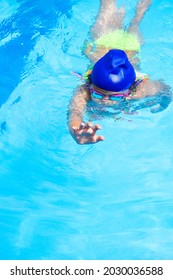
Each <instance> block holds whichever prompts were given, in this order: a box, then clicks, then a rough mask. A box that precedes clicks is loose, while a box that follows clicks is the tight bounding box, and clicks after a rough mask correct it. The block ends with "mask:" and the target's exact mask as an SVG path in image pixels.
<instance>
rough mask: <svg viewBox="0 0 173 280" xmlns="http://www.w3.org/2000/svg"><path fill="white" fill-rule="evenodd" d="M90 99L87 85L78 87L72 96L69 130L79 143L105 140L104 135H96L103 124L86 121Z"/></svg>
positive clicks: (69, 111)
mask: <svg viewBox="0 0 173 280" xmlns="http://www.w3.org/2000/svg"><path fill="white" fill-rule="evenodd" d="M89 100H90V94H89V91H88V89H87V88H86V86H85V85H84V86H81V87H79V88H77V90H76V92H75V94H74V96H73V97H72V99H71V101H70V104H69V110H68V127H69V131H70V133H71V135H72V137H73V138H74V140H75V141H76V142H77V143H78V144H93V143H97V142H99V141H103V140H104V138H103V136H99V135H96V132H97V130H100V129H101V126H100V125H98V124H96V125H92V123H85V122H84V121H83V116H84V112H85V108H86V104H87V102H88V101H89Z"/></svg>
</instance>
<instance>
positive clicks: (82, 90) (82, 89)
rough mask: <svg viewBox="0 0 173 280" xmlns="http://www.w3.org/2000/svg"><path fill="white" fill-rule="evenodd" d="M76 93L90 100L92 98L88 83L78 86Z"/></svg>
mask: <svg viewBox="0 0 173 280" xmlns="http://www.w3.org/2000/svg"><path fill="white" fill-rule="evenodd" d="M74 95H75V96H76V95H77V96H79V97H82V98H84V99H86V100H87V101H88V100H89V99H90V90H89V86H88V84H86V83H85V84H82V85H80V86H78V87H77V88H76V89H75V91H74Z"/></svg>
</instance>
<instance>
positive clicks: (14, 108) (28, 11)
mask: <svg viewBox="0 0 173 280" xmlns="http://www.w3.org/2000/svg"><path fill="white" fill-rule="evenodd" d="M132 2H133V3H132ZM121 3H125V6H126V9H127V18H126V21H127V22H128V20H129V19H130V18H131V17H132V16H133V14H134V7H135V4H136V1H130V0H129V1H121ZM121 3H120V2H119V5H120V4H121ZM98 7H99V1H98V0H97V1H92V0H88V1H86V0H81V1H77V0H68V1H64V2H63V1H57V0H49V5H47V1H43V0H42V1H41V0H36V1H29V0H23V1H20V0H18V1H17V0H16V1H15V0H11V1H10V0H3V1H1V3H0V11H1V13H0V20H1V31H0V40H1V41H0V58H1V64H0V73H1V75H0V88H1V93H0V105H1V107H0V132H1V133H0V159H1V165H0V215H1V219H0V238H1V246H0V258H1V259H62V260H63V259H85V260H87V259H98V260H100V259H107V260H109V259H132V260H136V259H162V260H163V259H172V258H173V245H172V244H173V198H172V197H173V172H172V167H173V150H172V136H173V132H172V127H173V119H172V109H173V107H172V103H171V104H170V105H169V107H168V108H167V109H166V110H164V111H162V112H160V113H157V114H152V113H151V112H150V108H144V109H141V110H139V111H138V114H136V115H124V114H122V115H121V118H119V119H115V118H114V119H113V118H102V119H100V120H98V122H99V123H100V124H101V126H102V131H101V132H100V133H101V134H103V135H104V136H105V141H104V142H100V143H98V144H96V145H84V146H80V145H77V144H76V143H75V142H74V140H73V139H72V137H71V136H70V135H69V132H68V128H67V118H66V115H67V108H68V103H69V100H70V98H71V96H72V94H73V89H74V88H75V87H76V86H77V85H78V84H79V81H78V79H77V78H75V77H74V76H72V75H71V74H70V72H71V71H73V70H76V71H79V72H84V71H85V69H86V67H87V65H88V60H87V59H86V58H85V57H84V56H82V55H81V46H82V44H83V41H84V40H85V38H87V36H88V31H89V27H90V25H91V24H92V23H93V22H94V19H95V16H96V14H97V11H98ZM172 12H173V3H172V1H170V0H168V1H165V0H161V1H156V0H154V1H153V5H152V7H151V8H150V10H149V11H148V13H147V14H146V16H145V18H144V20H143V22H142V24H141V32H142V34H143V38H144V41H145V44H144V45H143V46H142V49H141V53H140V56H141V70H142V72H145V73H148V74H149V75H150V76H151V78H152V79H163V80H164V82H165V83H166V84H168V85H170V86H171V87H172V86H173V82H172V74H171V73H172V72H173V52H172V45H173V41H172V38H173V30H172V21H173V19H172ZM86 118H87V116H86Z"/></svg>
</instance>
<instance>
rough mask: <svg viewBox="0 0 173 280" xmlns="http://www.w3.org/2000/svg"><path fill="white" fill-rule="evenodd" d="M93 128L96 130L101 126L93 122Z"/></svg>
mask: <svg viewBox="0 0 173 280" xmlns="http://www.w3.org/2000/svg"><path fill="white" fill-rule="evenodd" d="M93 129H94V130H95V131H96V130H100V129H102V127H101V125H99V124H95V125H94V126H93Z"/></svg>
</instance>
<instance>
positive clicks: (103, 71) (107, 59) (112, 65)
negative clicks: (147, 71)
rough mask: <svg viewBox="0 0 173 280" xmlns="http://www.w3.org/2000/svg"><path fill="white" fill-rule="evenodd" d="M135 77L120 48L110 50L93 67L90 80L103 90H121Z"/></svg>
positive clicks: (129, 84)
mask: <svg viewBox="0 0 173 280" xmlns="http://www.w3.org/2000/svg"><path fill="white" fill-rule="evenodd" d="M135 79H136V74H135V70H134V68H133V66H132V64H131V63H130V61H129V60H128V57H127V55H126V53H125V52H124V51H122V50H116V49H113V50H110V51H109V52H108V53H106V54H105V55H104V56H103V57H102V58H100V59H99V60H98V61H97V62H96V63H95V64H94V67H93V70H92V73H91V82H92V83H93V84H94V85H95V86H97V87H99V88H101V89H104V90H108V91H123V90H126V89H128V88H130V87H131V85H132V84H133V83H134V81H135Z"/></svg>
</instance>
